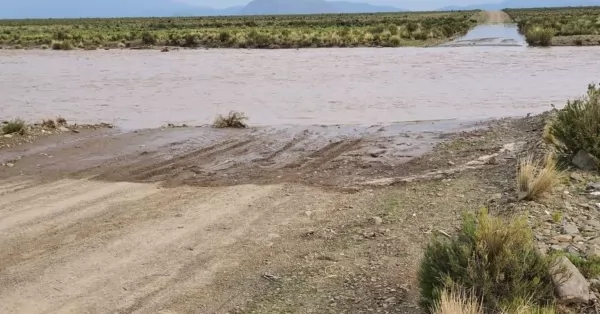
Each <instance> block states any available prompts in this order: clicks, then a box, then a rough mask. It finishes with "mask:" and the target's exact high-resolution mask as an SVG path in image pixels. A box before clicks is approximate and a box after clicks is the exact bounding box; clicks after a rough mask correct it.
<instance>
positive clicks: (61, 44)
mask: <svg viewBox="0 0 600 314" xmlns="http://www.w3.org/2000/svg"><path fill="white" fill-rule="evenodd" d="M73 49H74V47H73V44H72V43H71V42H70V41H68V40H65V41H55V42H53V43H52V50H73Z"/></svg>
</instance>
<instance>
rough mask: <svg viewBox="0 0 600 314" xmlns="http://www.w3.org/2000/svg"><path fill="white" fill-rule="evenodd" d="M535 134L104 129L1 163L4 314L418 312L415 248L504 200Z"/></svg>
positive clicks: (522, 124) (519, 125)
mask: <svg viewBox="0 0 600 314" xmlns="http://www.w3.org/2000/svg"><path fill="white" fill-rule="evenodd" d="M540 121H541V120H540V118H536V117H534V118H527V119H519V120H502V121H497V122H494V123H492V124H491V126H490V127H489V128H485V129H480V130H476V131H469V132H456V133H450V134H448V133H444V132H440V131H439V126H437V125H427V124H412V125H394V126H387V127H382V126H372V127H343V126H340V127H310V128H293V127H292V128H263V129H252V130H212V129H208V130H207V129H203V128H178V129H168V128H167V129H162V130H142V131H138V132H131V133H120V132H119V131H118V130H103V131H95V132H81V133H79V134H69V135H66V134H61V135H55V136H51V137H49V138H47V139H43V140H40V141H38V142H36V143H34V144H28V145H21V146H19V147H10V148H4V149H2V150H0V159H2V160H4V159H15V157H19V159H18V161H17V162H15V163H14V165H13V166H12V167H6V166H5V167H0V235H1V237H0V287H2V288H0V312H2V313H94V312H95V313H104V312H112V313H283V312H286V313H287V312H290V313H367V312H379V313H419V309H418V307H417V306H416V300H417V296H418V290H417V287H416V286H415V278H416V270H417V265H418V261H419V258H420V254H421V252H422V247H423V245H424V243H426V241H427V239H428V238H429V236H430V235H431V233H433V232H438V231H440V230H441V231H444V232H451V231H452V230H453V228H454V227H455V226H456V225H457V222H458V219H459V217H460V212H462V211H463V210H475V209H478V208H480V207H481V205H482V204H486V203H487V202H488V201H489V199H490V195H495V194H500V195H502V193H510V192H511V191H507V190H506V189H507V186H508V185H507V182H509V180H511V178H509V177H510V176H512V175H514V173H513V171H510V172H507V171H506V169H514V168H512V167H514V163H515V159H514V156H515V154H516V153H517V150H518V148H519V147H521V146H523V145H524V143H523V141H525V140H526V139H528V138H532V137H537V136H538V134H537V133H539V131H541V126H540V125H541V122H540ZM440 123H441V122H440ZM447 127H448V126H445V128H447ZM436 129H437V130H436ZM442 141H446V142H444V143H442V144H439V143H440V142H442ZM435 144H439V145H438V146H437V148H436V149H435V150H434V151H433V152H427V150H428V149H429V148H430V147H431V146H432V145H435ZM506 144H509V145H508V146H507V145H506ZM495 153H498V155H497V156H496V157H494V158H493V159H492V158H491V157H489V155H490V154H495ZM423 154H424V155H423ZM486 155H488V157H485V156H486ZM482 156H484V157H483V159H478V158H480V157H482ZM432 178H435V180H429V179H432ZM510 186H512V184H511V185H510Z"/></svg>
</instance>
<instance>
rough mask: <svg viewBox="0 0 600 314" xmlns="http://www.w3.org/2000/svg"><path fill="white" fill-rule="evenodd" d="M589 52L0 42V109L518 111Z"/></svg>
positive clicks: (591, 74)
mask: <svg viewBox="0 0 600 314" xmlns="http://www.w3.org/2000/svg"><path fill="white" fill-rule="evenodd" d="M486 27H488V26H486ZM487 29H488V30H492V29H493V30H494V32H496V31H497V32H500V33H502V34H504V33H511V32H512V30H510V29H506V28H504V27H503V26H489V27H488V28H487ZM473 32H479V31H478V30H474V31H473ZM484 35H485V37H506V38H512V37H511V36H512V35H510V34H509V35H510V36H509V35H502V36H500V35H498V36H490V35H489V34H488V33H486V34H484ZM513 35H514V34H513ZM515 41H517V42H518V40H517V39H515ZM598 53H600V50H599V49H598V48H597V47H564V48H558V47H557V48H550V49H534V48H526V47H488V46H484V47H478V46H476V47H472V48H470V49H464V47H447V48H433V49H423V48H399V49H387V48H382V49H375V48H365V49H362V48H356V49H301V50H187V51H184V50H181V51H172V52H170V53H159V52H158V51H120V50H110V51H104V50H99V51H71V52H54V51H8V50H2V51H0V69H1V71H0V94H1V95H3V97H2V105H1V106H0V116H1V117H2V118H12V117H22V118H25V119H27V120H39V119H42V118H47V117H54V116H57V115H61V116H63V117H66V118H67V119H68V120H69V121H70V122H77V123H96V122H98V121H104V122H107V123H112V124H115V125H117V126H119V127H122V128H126V129H137V128H146V127H157V126H160V125H166V124H167V123H175V124H181V123H187V124H189V125H202V124H207V123H211V122H212V120H213V119H214V117H215V115H217V114H219V113H225V112H228V111H229V110H240V111H243V112H245V113H246V114H247V115H248V116H249V117H250V120H249V122H250V124H252V125H253V126H280V125H290V124H291V125H320V124H328V125H331V124H360V125H372V124H381V123H394V122H402V121H413V120H439V119H459V120H474V119H486V118H490V117H502V116H522V115H525V114H527V113H536V112H541V111H545V110H547V109H549V108H550V105H551V104H556V105H557V106H558V107H560V106H561V105H562V104H564V103H565V101H566V100H567V99H571V98H573V97H578V96H580V95H581V94H582V93H584V92H585V88H586V86H587V84H588V83H590V82H592V81H594V80H597V79H598V77H597V69H598V68H600V59H598V58H597V55H598Z"/></svg>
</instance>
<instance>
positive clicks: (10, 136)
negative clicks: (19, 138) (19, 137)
mask: <svg viewBox="0 0 600 314" xmlns="http://www.w3.org/2000/svg"><path fill="white" fill-rule="evenodd" d="M4 137H6V138H12V137H13V135H12V134H4Z"/></svg>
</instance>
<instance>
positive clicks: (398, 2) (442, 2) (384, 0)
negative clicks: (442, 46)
mask: <svg viewBox="0 0 600 314" xmlns="http://www.w3.org/2000/svg"><path fill="white" fill-rule="evenodd" d="M178 1H180V2H187V3H192V4H198V5H205V6H210V7H214V8H224V7H229V6H234V5H245V4H247V3H248V2H250V0H178ZM290 1H293V0H290ZM344 1H351V2H368V3H370V4H380V5H391V6H395V7H399V8H404V9H410V10H429V9H437V8H440V7H444V6H448V5H469V4H480V3H499V2H501V1H499V0H479V1H478V0H420V1H419V0H344Z"/></svg>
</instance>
